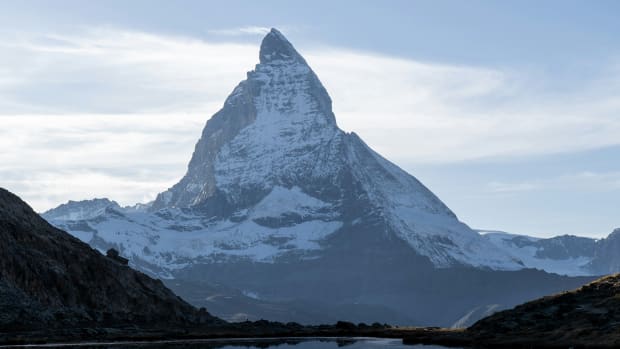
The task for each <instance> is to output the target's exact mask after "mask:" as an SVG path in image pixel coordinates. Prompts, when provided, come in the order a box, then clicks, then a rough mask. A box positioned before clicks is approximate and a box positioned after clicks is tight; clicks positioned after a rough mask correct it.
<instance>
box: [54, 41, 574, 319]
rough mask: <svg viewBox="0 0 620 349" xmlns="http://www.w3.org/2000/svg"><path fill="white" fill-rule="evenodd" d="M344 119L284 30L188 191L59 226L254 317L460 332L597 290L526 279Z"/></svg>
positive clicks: (266, 49) (193, 168) (190, 176)
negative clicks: (475, 318)
mask: <svg viewBox="0 0 620 349" xmlns="http://www.w3.org/2000/svg"><path fill="white" fill-rule="evenodd" d="M331 104H332V103H331V99H330V97H329V95H328V93H327V91H326V90H325V88H324V87H323V86H322V84H321V82H320V81H319V79H318V77H317V75H316V74H315V73H314V72H313V71H312V69H311V68H310V67H309V65H308V63H307V62H306V61H305V59H304V58H303V57H302V56H301V55H300V54H299V53H298V52H297V51H296V50H295V48H294V47H293V46H292V45H291V43H290V42H289V41H288V40H287V39H286V38H285V37H284V36H283V35H282V34H281V33H280V32H279V31H277V30H275V29H273V30H271V32H269V34H267V35H266V37H265V38H264V39H263V42H262V44H261V47H260V53H259V64H257V65H256V67H255V69H254V70H253V71H251V72H249V73H248V74H247V79H246V80H244V81H242V82H241V83H240V84H239V85H238V86H237V87H235V89H234V90H233V91H232V93H231V94H230V96H229V97H228V98H227V99H226V101H225V102H224V105H223V107H222V109H220V110H219V111H218V112H217V113H215V115H213V117H211V118H210V119H209V121H208V122H207V124H206V126H205V127H204V129H203V132H202V135H201V138H200V140H199V141H198V143H197V144H196V147H195V149H194V153H193V155H192V158H191V161H190V162H189V165H188V169H187V173H186V174H185V176H184V177H183V178H182V179H181V180H180V181H179V182H178V183H177V184H175V185H174V186H172V187H171V188H170V189H168V190H166V191H164V192H163V193H161V194H159V195H158V196H157V198H156V200H155V201H154V202H152V203H151V204H149V205H148V207H145V208H144V209H127V208H120V207H118V205H108V206H106V207H105V209H104V210H102V211H97V212H100V214H98V215H97V216H87V215H84V217H83V218H79V219H73V217H74V216H71V215H70V214H68V213H66V212H64V211H62V210H61V211H59V209H60V207H59V208H57V209H53V210H50V211H48V212H46V213H45V214H44V217H46V219H49V221H50V222H51V223H52V224H54V225H56V226H58V227H61V228H62V229H65V230H67V231H69V232H71V233H72V234H74V235H76V236H78V237H79V238H80V239H82V240H83V241H85V242H87V243H89V244H90V245H91V246H93V247H95V248H98V249H100V250H102V251H103V250H107V249H108V248H111V247H114V248H116V249H118V250H119V251H120V252H121V254H122V255H123V256H125V257H127V258H128V259H129V260H130V263H131V265H132V266H134V267H135V268H138V269H140V270H142V271H144V272H147V273H149V274H151V275H153V276H157V277H159V278H162V279H164V280H167V283H168V285H171V287H172V286H173V287H174V288H175V291H176V292H178V293H179V294H180V295H181V296H183V297H188V299H190V298H191V299H194V304H195V305H199V306H209V308H213V305H214V304H213V302H214V299H213V298H211V297H210V296H209V297H208V296H207V294H208V292H207V291H204V292H203V293H202V294H200V295H196V293H195V290H196V289H204V290H214V289H219V288H220V287H225V288H228V289H234V290H237V291H238V292H239V293H238V294H241V295H243V297H238V299H239V302H246V303H248V304H249V303H252V304H256V302H265V303H268V304H274V303H277V304H287V305H288V306H290V307H291V308H290V309H301V310H300V311H299V312H297V313H305V314H309V313H313V310H315V309H325V308H327V309H348V310H347V311H346V312H345V315H347V314H349V316H352V315H351V314H358V315H359V316H357V317H356V318H355V319H356V320H357V319H361V320H360V321H366V322H373V321H376V320H375V319H376V318H377V317H378V316H379V314H383V315H385V316H389V318H388V319H387V320H386V321H388V320H390V319H391V320H392V321H391V322H400V321H403V319H411V321H413V322H417V323H420V324H452V323H453V322H455V321H456V320H457V319H459V318H461V317H462V316H463V315H465V314H467V313H468V312H470V311H471V309H473V308H475V307H479V306H486V305H490V304H502V305H505V306H509V305H514V304H517V303H519V302H522V301H524V300H526V299H531V298H530V297H532V298H533V297H536V296H540V295H543V294H546V293H548V292H552V291H558V290H561V289H565V288H566V287H572V286H576V285H578V284H579V283H581V282H584V279H570V278H562V277H559V276H552V275H547V274H546V273H544V272H537V271H532V270H521V269H524V265H523V262H522V261H520V260H519V259H518V258H515V257H514V256H513V255H511V254H509V253H506V252H505V251H503V250H501V249H498V248H497V247H496V246H495V245H494V244H493V243H492V242H491V241H489V239H487V238H485V237H484V236H481V235H480V234H479V233H478V232H476V231H473V230H472V229H470V228H469V227H468V226H467V225H465V224H464V223H462V222H460V221H459V220H458V218H457V217H456V215H455V214H454V213H453V212H452V211H451V210H450V209H449V208H448V207H447V206H446V205H445V204H444V203H443V202H441V200H439V199H438V198H437V197H436V196H435V195H434V194H433V193H432V192H431V191H430V190H428V189H427V188H426V187H425V186H424V185H423V184H422V183H420V182H419V181H418V180H417V179H416V178H414V177H413V176H411V175H409V174H408V173H407V172H405V171H403V170H402V169H400V168H399V167H398V166H396V165H394V164H393V163H391V162H389V161H388V160H386V159H385V158H383V157H382V156H381V155H379V154H377V153H376V152H375V151H373V150H372V149H371V148H370V147H368V145H366V144H365V143H364V142H363V141H362V140H361V139H360V138H359V137H358V136H357V135H356V134H355V133H346V132H343V131H342V130H340V129H339V128H338V125H337V123H336V118H335V115H334V113H333V111H332V106H331ZM67 206H68V205H67ZM78 206H79V205H78ZM64 208H66V207H64ZM75 209H77V207H75ZM84 211H88V210H86V209H84ZM76 212H82V211H80V210H78V211H76ZM89 212H90V211H89ZM510 271H514V272H510ZM466 277H468V278H466ZM205 280H208V282H207V281H205ZM472 280H475V281H472ZM472 282H474V284H470V283H472ZM476 282H477V283H476ZM209 292H210V291H209ZM244 297H245V298H244ZM215 302H217V300H215ZM217 305H218V306H219V305H222V304H221V303H217ZM218 306H216V308H217V307H218ZM440 307H441V308H442V310H443V309H444V308H445V309H446V310H445V311H442V312H438V311H437V309H438V308H440ZM220 308H221V307H220ZM253 309H257V311H258V313H256V314H250V315H252V316H266V317H267V316H273V312H263V310H260V309H265V308H264V307H262V308H261V307H259V306H257V307H254V308H253ZM351 309H356V310H351ZM314 313H315V314H316V312H314ZM389 314H395V315H389ZM218 315H221V316H224V317H226V318H234V317H235V316H237V315H239V314H236V313H234V312H232V311H229V312H228V313H226V314H223V313H220V314H218ZM383 315H382V316H383ZM297 319H298V318H296V317H294V318H292V319H288V320H289V321H291V320H297ZM305 319H307V318H304V320H305ZM325 319H326V314H317V315H316V317H315V318H314V322H324V321H325ZM343 320H348V319H343ZM411 321H409V320H407V322H409V323H411Z"/></svg>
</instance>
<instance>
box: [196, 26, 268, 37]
mask: <svg viewBox="0 0 620 349" xmlns="http://www.w3.org/2000/svg"><path fill="white" fill-rule="evenodd" d="M269 30H270V29H269V28H267V27H258V26H248V27H241V28H230V29H211V30H209V31H207V32H208V33H209V34H213V35H224V36H242V35H265V34H267V33H269Z"/></svg>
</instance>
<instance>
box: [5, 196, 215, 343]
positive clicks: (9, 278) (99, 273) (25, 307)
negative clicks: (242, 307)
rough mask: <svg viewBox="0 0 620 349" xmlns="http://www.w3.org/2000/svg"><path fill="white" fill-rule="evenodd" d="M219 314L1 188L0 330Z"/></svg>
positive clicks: (187, 320) (201, 318)
mask: <svg viewBox="0 0 620 349" xmlns="http://www.w3.org/2000/svg"><path fill="white" fill-rule="evenodd" d="M219 322H221V320H218V319H216V318H215V317H212V316H211V315H209V314H208V313H207V312H206V311H205V310H204V309H203V310H198V309H196V308H194V307H192V306H191V305H189V304H188V303H186V302H185V301H183V300H181V299H180V298H179V297H177V296H176V295H175V294H174V293H172V291H170V290H169V289H167V288H166V287H165V286H164V285H163V283H162V282H161V281H159V280H155V279H152V278H150V277H148V276H146V275H145V274H143V273H141V272H138V271H135V270H133V269H131V268H130V267H128V266H127V265H126V264H125V263H123V260H122V259H120V258H117V259H113V258H109V257H106V256H104V255H102V254H101V253H100V252H98V251H97V250H94V249H92V248H91V247H90V246H88V245H87V244H85V243H83V242H81V241H80V240H78V239H77V238H75V237H73V236H71V235H69V234H67V233H65V232H64V231H61V230H59V229H56V228H54V227H53V226H51V225H50V224H49V223H47V222H46V221H45V220H44V219H42V218H41V217H39V215H37V214H36V213H35V212H34V211H33V210H32V209H31V208H30V207H29V206H28V205H27V204H26V203H25V202H23V201H22V200H21V199H19V198H18V197H17V196H15V195H13V194H12V193H10V192H8V191H7V190H4V189H1V188H0V332H9V331H23V330H36V329H50V328H67V327H84V326H86V327H88V326H93V325H97V326H120V325H125V324H131V325H133V326H140V325H148V326H157V325H166V326H170V325H183V324H201V323H203V324H204V323H219Z"/></svg>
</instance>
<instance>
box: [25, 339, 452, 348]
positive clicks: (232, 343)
mask: <svg viewBox="0 0 620 349" xmlns="http://www.w3.org/2000/svg"><path fill="white" fill-rule="evenodd" d="M30 348H75V349H78V348H79V349H252V348H260V349H336V348H344V349H384V348H385V349H443V348H446V347H442V346H438V345H404V344H403V343H402V340H400V339H383V338H306V339H300V338H280V339H256V338H251V339H236V340H195V341H162V342H152V343H130V342H123V343H98V344H87V343H84V344H77V345H76V344H73V345H42V346H31V347H30Z"/></svg>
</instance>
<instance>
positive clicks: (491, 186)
mask: <svg viewBox="0 0 620 349" xmlns="http://www.w3.org/2000/svg"><path fill="white" fill-rule="evenodd" d="M487 188H488V190H489V191H491V192H493V193H520V192H531V191H543V190H545V191H563V192H573V193H575V192H610V191H616V190H620V172H616V171H610V172H594V171H582V172H575V173H567V174H563V175H559V176H554V177H551V178H541V179H537V180H530V181H525V182H523V181H521V182H500V181H494V182H490V183H488V184H487Z"/></svg>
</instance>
